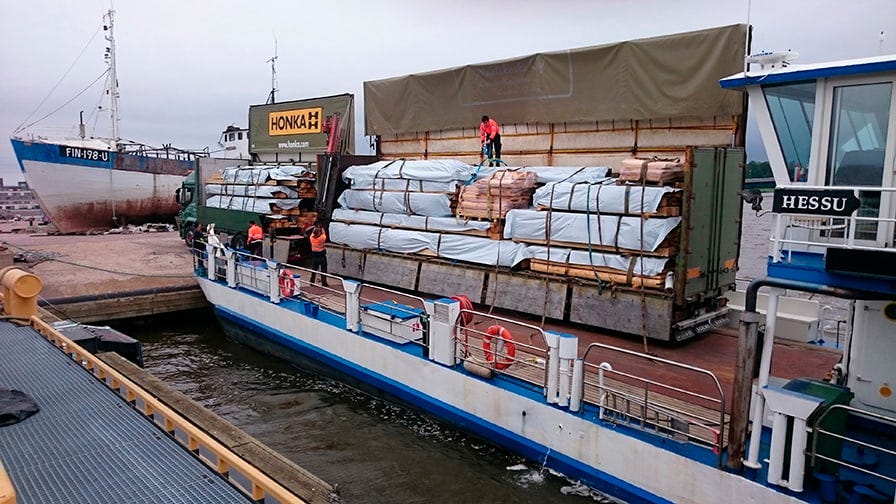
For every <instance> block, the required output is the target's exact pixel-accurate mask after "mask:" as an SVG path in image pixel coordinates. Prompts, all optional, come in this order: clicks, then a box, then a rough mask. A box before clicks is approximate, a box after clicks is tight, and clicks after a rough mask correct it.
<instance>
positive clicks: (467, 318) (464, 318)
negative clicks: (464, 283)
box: [451, 294, 473, 327]
mask: <svg viewBox="0 0 896 504" xmlns="http://www.w3.org/2000/svg"><path fill="white" fill-rule="evenodd" d="M451 299H453V300H455V301H457V302H458V304H460V309H461V310H466V311H461V312H460V325H461V326H463V327H466V326H468V325H470V322H472V321H473V312H472V310H473V302H472V301H470V298H468V297H467V296H464V295H463V294H458V295H456V296H451Z"/></svg>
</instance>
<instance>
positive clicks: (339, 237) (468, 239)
mask: <svg viewBox="0 0 896 504" xmlns="http://www.w3.org/2000/svg"><path fill="white" fill-rule="evenodd" d="M329 238H330V240H331V241H332V242H334V243H339V244H342V245H346V246H349V247H351V248H355V249H362V250H384V251H387V252H396V253H404V254H425V255H430V256H434V257H442V258H445V259H452V260H461V261H467V262H471V263H475V264H484V265H489V266H504V267H513V266H516V265H518V264H519V263H521V262H523V261H525V260H527V259H528V258H529V254H528V251H527V247H526V246H525V245H523V244H519V243H514V242H511V241H507V240H490V239H488V238H480V237H477V236H463V235H457V234H449V233H433V232H427V231H414V230H409V229H392V228H387V227H380V226H373V225H366V224H346V223H345V222H340V221H333V222H331V223H330V235H329Z"/></svg>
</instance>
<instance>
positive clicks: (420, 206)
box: [338, 189, 452, 217]
mask: <svg viewBox="0 0 896 504" xmlns="http://www.w3.org/2000/svg"><path fill="white" fill-rule="evenodd" d="M338 203H339V206H341V207H342V208H350V209H353V210H372V211H374V212H382V213H395V214H407V215H410V214H415V215H424V216H429V217H450V216H451V215H452V212H451V200H450V199H449V197H448V196H447V195H445V194H438V193H415V192H409V193H403V192H388V191H355V190H352V189H349V190H347V191H344V192H343V193H342V194H341V195H340V196H339V201H338Z"/></svg>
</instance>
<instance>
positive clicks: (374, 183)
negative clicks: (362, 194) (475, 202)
mask: <svg viewBox="0 0 896 504" xmlns="http://www.w3.org/2000/svg"><path fill="white" fill-rule="evenodd" d="M365 184H366V185H365ZM460 184H461V182H460V181H458V180H449V181H447V182H441V181H433V180H411V179H386V178H379V179H376V180H373V179H366V178H365V179H360V180H354V181H352V189H368V190H376V191H402V192H432V193H453V192H454V191H456V190H457V186H458V185H460Z"/></svg>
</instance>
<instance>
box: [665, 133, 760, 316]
mask: <svg viewBox="0 0 896 504" xmlns="http://www.w3.org/2000/svg"><path fill="white" fill-rule="evenodd" d="M743 162H744V151H743V150H742V149H739V148H722V147H717V148H699V149H694V158H693V165H692V170H691V175H690V176H691V194H690V199H689V201H688V202H687V204H688V205H689V208H687V209H686V213H689V220H687V222H686V223H685V225H687V226H688V229H687V233H686V236H687V243H686V244H685V246H686V248H685V250H684V254H682V255H680V256H679V257H678V260H679V261H685V267H684V268H679V271H684V272H685V273H686V272H688V271H698V270H699V272H700V274H699V276H695V277H694V278H691V279H688V280H687V281H686V284H685V290H684V295H685V298H687V299H693V300H700V299H708V298H714V297H716V296H719V295H721V294H723V293H724V292H726V291H727V290H728V288H729V287H730V286H731V285H733V284H734V281H735V275H736V273H737V268H736V260H737V257H738V255H739V253H740V234H741V229H740V223H741V212H742V209H743V205H742V203H741V198H740V195H739V194H738V191H739V190H740V188H741V187H742V184H743V177H744V172H743Z"/></svg>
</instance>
